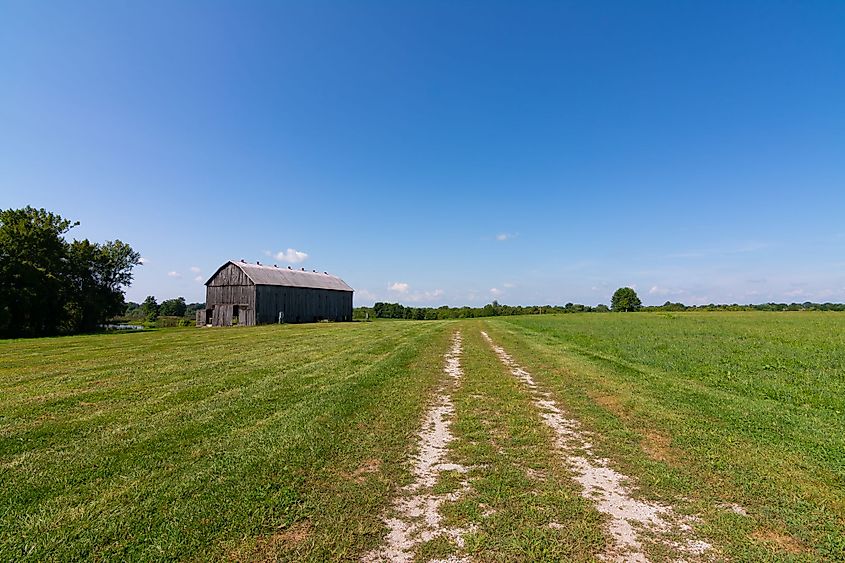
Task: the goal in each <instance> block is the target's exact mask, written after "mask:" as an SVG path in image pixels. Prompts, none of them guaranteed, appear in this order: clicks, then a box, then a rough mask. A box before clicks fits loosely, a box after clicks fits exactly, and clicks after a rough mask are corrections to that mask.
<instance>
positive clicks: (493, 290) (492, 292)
mask: <svg viewBox="0 0 845 563" xmlns="http://www.w3.org/2000/svg"><path fill="white" fill-rule="evenodd" d="M502 293H503V292H502V290H501V289H499V288H498V287H491V288H490V295H492V296H493V297H499V296H500V295H501V294H502Z"/></svg>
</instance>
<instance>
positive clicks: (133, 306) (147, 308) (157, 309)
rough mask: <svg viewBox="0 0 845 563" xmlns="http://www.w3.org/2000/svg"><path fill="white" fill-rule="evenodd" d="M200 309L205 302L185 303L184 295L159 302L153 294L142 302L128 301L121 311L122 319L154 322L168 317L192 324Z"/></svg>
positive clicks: (185, 324) (187, 324)
mask: <svg viewBox="0 0 845 563" xmlns="http://www.w3.org/2000/svg"><path fill="white" fill-rule="evenodd" d="M201 309H205V303H187V302H185V298H184V297H177V298H175V299H165V300H164V301H162V302H161V303H159V302H158V301H156V298H155V296H153V295H148V296H147V298H146V299H145V300H144V302H143V303H135V302H133V301H130V302H128V303H127V304H126V308H125V310H124V312H123V317H122V320H124V321H129V322H133V321H134V322H148V323H155V322H157V321H159V319H160V318H161V317H168V318H171V319H176V320H177V321H178V320H184V321H187V322H182V323H178V322H177V323H176V324H181V325H182V326H189V325H192V324H193V319H194V318H195V317H196V312H197V311H199V310H201ZM180 318H181V319H180Z"/></svg>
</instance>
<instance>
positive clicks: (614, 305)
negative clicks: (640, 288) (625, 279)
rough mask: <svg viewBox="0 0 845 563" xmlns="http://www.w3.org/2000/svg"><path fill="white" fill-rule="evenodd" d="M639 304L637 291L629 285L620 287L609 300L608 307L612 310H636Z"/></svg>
mask: <svg viewBox="0 0 845 563" xmlns="http://www.w3.org/2000/svg"><path fill="white" fill-rule="evenodd" d="M641 306H642V301H640V298H639V296H637V292H636V291H634V290H633V289H632V288H630V287H620V288H619V289H617V290H616V291H615V292H613V297H612V298H611V300H610V308H611V309H613V310H614V311H637V310H639V308H640V307H641Z"/></svg>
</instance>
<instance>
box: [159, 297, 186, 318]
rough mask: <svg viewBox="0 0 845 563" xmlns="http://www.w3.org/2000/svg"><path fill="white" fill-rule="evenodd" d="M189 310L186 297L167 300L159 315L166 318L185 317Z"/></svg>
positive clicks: (160, 306) (163, 302) (162, 305)
mask: <svg viewBox="0 0 845 563" xmlns="http://www.w3.org/2000/svg"><path fill="white" fill-rule="evenodd" d="M187 310H188V305H187V303H185V298H184V297H177V298H176V299H165V300H164V301H162V302H161V305H159V308H158V314H159V315H162V316H165V317H168V316H169V317H184V316H185V313H186V312H187Z"/></svg>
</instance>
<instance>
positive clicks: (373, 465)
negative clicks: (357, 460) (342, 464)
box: [341, 459, 381, 483]
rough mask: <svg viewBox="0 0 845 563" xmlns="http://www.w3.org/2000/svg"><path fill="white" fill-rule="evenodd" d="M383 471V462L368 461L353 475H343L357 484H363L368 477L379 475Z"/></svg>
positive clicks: (377, 460) (376, 460)
mask: <svg viewBox="0 0 845 563" xmlns="http://www.w3.org/2000/svg"><path fill="white" fill-rule="evenodd" d="M379 471H381V460H380V459H368V460H367V461H365V462H364V463H363V465H361V467H359V468H358V469H356V470H355V471H353V472H352V473H347V472H343V473H341V475H342V476H343V477H344V478H346V479H349V480H350V481H355V482H356V483H363V482H364V481H366V480H367V475H370V474H373V473H378V472H379Z"/></svg>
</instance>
